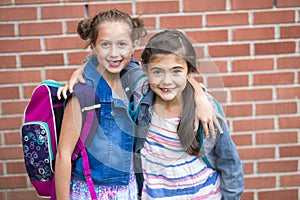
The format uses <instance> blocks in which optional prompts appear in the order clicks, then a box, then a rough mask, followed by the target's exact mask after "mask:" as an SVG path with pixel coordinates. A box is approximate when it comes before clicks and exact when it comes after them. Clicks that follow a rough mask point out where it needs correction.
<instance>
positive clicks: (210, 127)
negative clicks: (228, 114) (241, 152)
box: [194, 94, 226, 137]
mask: <svg viewBox="0 0 300 200" xmlns="http://www.w3.org/2000/svg"><path fill="white" fill-rule="evenodd" d="M195 105H196V111H195V122H194V127H195V130H196V131H197V130H198V128H199V123H200V122H199V121H201V123H202V127H203V131H204V134H205V136H206V137H216V132H215V129H217V130H218V131H219V132H220V133H221V134H223V130H222V127H221V125H220V123H219V121H218V118H219V119H220V120H221V121H223V122H226V120H225V118H224V117H223V116H222V115H220V114H219V113H218V112H217V111H216V110H215V109H214V108H213V106H212V105H211V103H210V102H209V100H208V98H207V96H206V95H205V94H202V95H200V96H197V94H196V95H195Z"/></svg>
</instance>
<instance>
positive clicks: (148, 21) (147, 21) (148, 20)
mask: <svg viewBox="0 0 300 200" xmlns="http://www.w3.org/2000/svg"><path fill="white" fill-rule="evenodd" d="M141 19H142V20H143V22H144V26H145V28H146V29H147V30H149V29H155V27H156V19H155V17H144V16H141Z"/></svg>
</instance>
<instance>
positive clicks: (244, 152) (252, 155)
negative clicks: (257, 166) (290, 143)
mask: <svg viewBox="0 0 300 200" xmlns="http://www.w3.org/2000/svg"><path fill="white" fill-rule="evenodd" d="M238 153H239V156H240V158H241V159H242V160H259V159H266V158H275V147H274V148H273V147H261V148H259V147H253V148H250V147H249V148H244V149H238Z"/></svg>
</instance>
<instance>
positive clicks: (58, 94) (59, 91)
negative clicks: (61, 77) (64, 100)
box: [56, 87, 64, 100]
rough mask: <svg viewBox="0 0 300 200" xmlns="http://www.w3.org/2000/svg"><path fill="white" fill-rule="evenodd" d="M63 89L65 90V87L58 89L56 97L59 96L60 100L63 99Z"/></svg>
mask: <svg viewBox="0 0 300 200" xmlns="http://www.w3.org/2000/svg"><path fill="white" fill-rule="evenodd" d="M63 88H64V87H59V88H58V89H57V92H56V96H57V98H58V100H60V99H61V93H62V90H63Z"/></svg>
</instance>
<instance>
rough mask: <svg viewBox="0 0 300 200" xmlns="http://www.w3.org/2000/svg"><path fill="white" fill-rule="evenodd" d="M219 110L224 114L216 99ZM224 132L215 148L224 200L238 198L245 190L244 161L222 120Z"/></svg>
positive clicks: (216, 163) (236, 199)
mask: <svg viewBox="0 0 300 200" xmlns="http://www.w3.org/2000/svg"><path fill="white" fill-rule="evenodd" d="M214 103H215V104H216V107H217V108H218V112H219V113H220V114H222V115H224V113H223V110H222V107H221V105H220V104H219V103H218V102H217V101H216V100H214ZM222 129H223V132H224V133H223V134H220V135H219V138H218V141H217V142H216V145H215V149H214V156H215V167H216V170H217V172H218V173H219V175H220V189H221V193H222V196H223V200H238V199H240V196H241V195H242V193H243V191H244V173H243V163H242V162H241V160H240V158H239V155H238V152H237V149H236V146H235V144H234V142H233V140H232V138H231V136H230V132H229V128H228V125H227V123H224V122H222Z"/></svg>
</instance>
